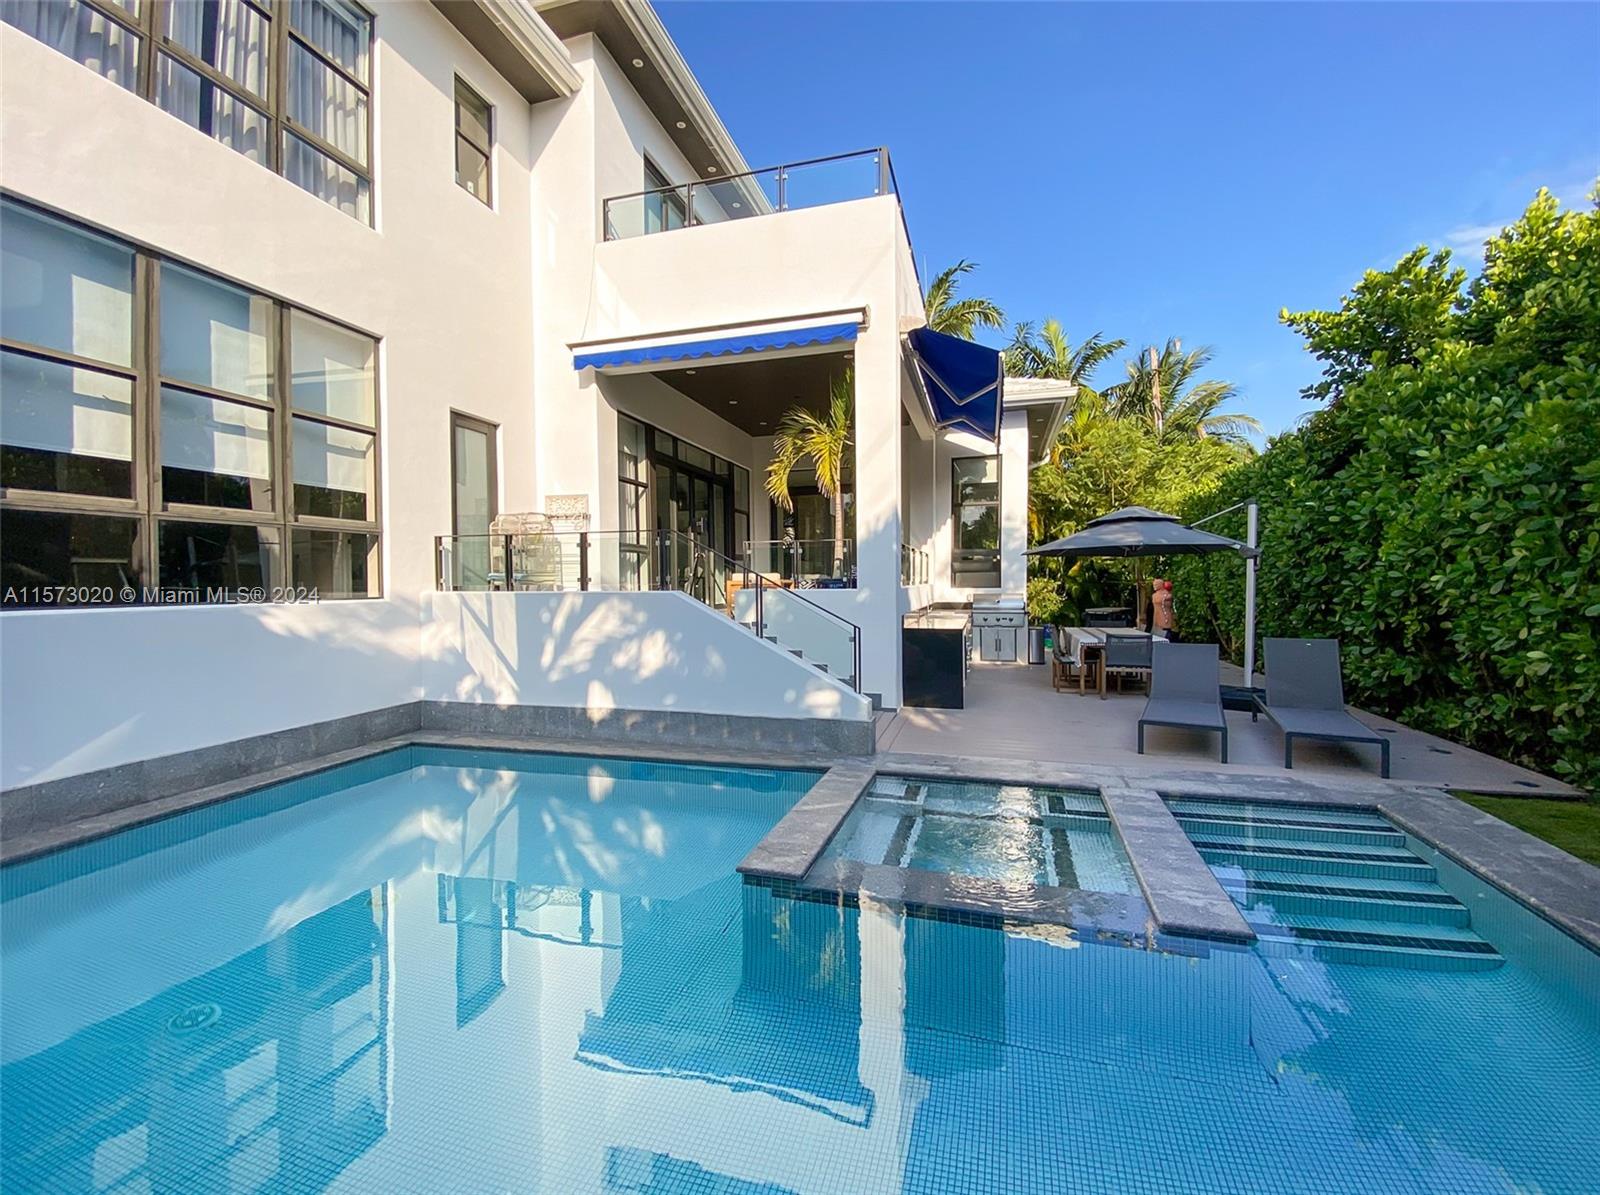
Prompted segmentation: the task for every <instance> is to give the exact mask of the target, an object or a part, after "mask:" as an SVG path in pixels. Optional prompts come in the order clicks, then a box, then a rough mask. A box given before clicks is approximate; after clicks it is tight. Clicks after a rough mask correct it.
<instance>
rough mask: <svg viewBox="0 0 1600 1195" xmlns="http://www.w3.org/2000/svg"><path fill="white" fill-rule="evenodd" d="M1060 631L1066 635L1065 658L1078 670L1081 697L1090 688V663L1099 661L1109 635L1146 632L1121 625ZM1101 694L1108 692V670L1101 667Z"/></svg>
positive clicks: (1063, 629) (1064, 628)
mask: <svg viewBox="0 0 1600 1195" xmlns="http://www.w3.org/2000/svg"><path fill="white" fill-rule="evenodd" d="M1059 629H1060V633H1061V634H1062V635H1064V636H1065V637H1066V641H1067V650H1066V653H1065V658H1066V659H1067V660H1069V661H1071V663H1072V665H1073V667H1075V668H1076V669H1077V670H1078V695H1079V696H1080V697H1081V696H1083V695H1084V694H1086V693H1087V692H1088V691H1089V690H1088V687H1087V684H1086V681H1087V678H1088V667H1087V666H1088V665H1089V664H1090V663H1098V661H1099V659H1100V657H1101V656H1102V655H1103V654H1104V652H1105V647H1106V636H1107V635H1142V634H1144V633H1145V632H1143V631H1138V630H1132V629H1126V628H1119V627H1061V628H1059ZM1098 672H1099V677H1100V682H1099V683H1100V695H1101V696H1102V697H1104V696H1105V693H1106V670H1105V669H1104V668H1099V669H1098Z"/></svg>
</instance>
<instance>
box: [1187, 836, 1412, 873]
mask: <svg viewBox="0 0 1600 1195" xmlns="http://www.w3.org/2000/svg"><path fill="white" fill-rule="evenodd" d="M1190 839H1191V840H1192V841H1193V842H1194V845H1195V849H1196V850H1198V851H1199V852H1200V857H1201V858H1202V859H1204V860H1205V861H1206V863H1207V864H1208V865H1209V866H1211V867H1213V868H1216V867H1225V866H1229V865H1232V866H1234V867H1239V868H1243V869H1244V870H1245V871H1246V872H1252V871H1287V872H1296V873H1301V874H1311V875H1329V876H1366V877H1369V878H1372V879H1382V880H1433V879H1434V878H1435V877H1436V875H1437V873H1436V872H1435V871H1434V869H1433V865H1432V864H1430V863H1424V862H1423V861H1422V860H1421V859H1419V858H1417V857H1416V856H1415V855H1413V854H1412V853H1411V852H1410V851H1408V850H1406V849H1405V848H1404V847H1380V846H1351V847H1344V846H1338V845H1335V844H1333V843H1327V842H1318V843H1308V844H1306V845H1304V846H1296V845H1294V844H1292V843H1287V842H1274V843H1261V842H1239V841H1230V840H1227V839H1217V838H1209V837H1201V836H1199V835H1198V834H1191V835H1190Z"/></svg>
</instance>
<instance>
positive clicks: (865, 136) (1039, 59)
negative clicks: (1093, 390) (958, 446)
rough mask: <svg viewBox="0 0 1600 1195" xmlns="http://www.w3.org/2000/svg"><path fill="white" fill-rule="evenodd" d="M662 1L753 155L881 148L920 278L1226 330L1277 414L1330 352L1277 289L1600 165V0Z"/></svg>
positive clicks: (1252, 398)
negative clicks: (1320, 349)
mask: <svg viewBox="0 0 1600 1195" xmlns="http://www.w3.org/2000/svg"><path fill="white" fill-rule="evenodd" d="M658 9H659V11H660V13H661V17H662V19H663V21H664V22H665V23H666V25H667V28H668V29H669V30H670V31H671V33H672V36H673V38H674V39H675V40H676V41H677V42H678V45H679V47H680V48H681V49H682V51H683V53H684V55H685V57H686V58H687V59H688V60H689V63H690V65H691V67H693V69H694V70H695V72H696V74H697V76H698V77H699V79H700V81H701V84H702V86H703V87H704V88H705V90H706V92H707V94H708V95H709V96H710V97H711V100H712V102H713V103H714V104H715V105H716V106H717V109H718V111H719V112H720V113H721V115H722V118H723V120H724V122H725V123H726V124H727V126H728V128H729V130H730V131H731V132H732V134H733V136H734V138H735V139H736V140H737V141H738V143H739V146H740V148H741V149H742V150H743V151H744V154H745V157H746V159H747V160H748V161H749V162H750V165H751V166H752V167H761V166H770V165H776V164H778V163H780V162H785V161H794V160H797V159H801V158H808V157H814V156H821V155H825V154H831V153H839V152H843V151H846V150H851V149H860V148H865V147H868V146H875V145H888V146H889V148H890V150H891V153H892V155H893V157H894V163H895V172H896V174H897V175H898V177H899V180H900V187H901V192H902V197H903V201H904V203H905V207H906V214H907V219H908V221H909V223H910V227H911V236H912V241H913V244H914V245H915V248H916V251H917V256H918V265H919V267H920V268H921V269H922V271H923V277H924V279H926V278H928V277H929V276H931V274H932V273H933V272H936V271H937V270H938V269H939V268H941V267H942V266H944V265H946V264H948V263H950V262H952V261H954V260H956V259H957V258H961V257H966V258H970V259H972V260H974V261H976V262H978V263H980V269H979V270H978V272H977V273H976V274H974V275H972V276H971V277H972V281H971V283H970V284H969V285H970V286H972V287H973V288H974V289H975V290H981V291H982V292H983V293H986V294H988V295H990V296H991V297H993V298H995V299H996V300H998V301H999V302H1000V303H1001V304H1002V306H1003V307H1004V308H1005V310H1006V315H1007V318H1008V320H1011V319H1015V318H1023V319H1033V320H1040V319H1043V318H1044V317H1046V316H1052V315H1053V316H1056V317H1057V318H1059V319H1060V320H1062V322H1063V323H1064V324H1065V326H1066V329H1067V333H1068V335H1069V336H1070V337H1071V338H1072V339H1074V340H1077V339H1081V338H1082V337H1083V336H1085V335H1087V334H1089V333H1091V332H1094V331H1104V332H1106V333H1107V334H1108V335H1116V336H1123V337H1125V338H1127V339H1128V340H1129V341H1130V342H1131V343H1133V344H1141V343H1155V342H1159V341H1160V340H1162V339H1164V338H1165V337H1167V336H1169V335H1175V336H1179V337H1181V338H1182V339H1183V342H1184V345H1185V347H1190V346H1193V345H1200V344H1209V345H1211V346H1213V347H1214V348H1215V350H1216V360H1215V363H1214V365H1213V369H1212V372H1213V374H1214V375H1215V376H1219V377H1226V378H1228V379H1230V380H1232V381H1234V382H1236V383H1237V384H1238V385H1239V386H1240V388H1241V390H1242V394H1243V397H1242V399H1241V400H1240V402H1239V403H1238V404H1236V405H1237V407H1238V408H1239V409H1242V410H1245V411H1248V412H1249V413H1251V414H1254V415H1255V416H1256V417H1257V418H1259V419H1260V420H1261V421H1262V423H1263V424H1264V425H1265V426H1266V428H1267V429H1268V431H1278V430H1282V429H1283V428H1285V427H1288V426H1290V425H1291V424H1292V423H1293V422H1294V421H1295V420H1296V419H1298V418H1299V417H1300V416H1302V415H1303V414H1304V413H1305V412H1306V410H1307V409H1308V404H1306V403H1305V402H1304V400H1302V399H1301V398H1300V397H1299V395H1298V390H1299V388H1300V387H1301V386H1303V385H1305V384H1306V383H1307V382H1309V381H1311V380H1313V379H1314V377H1315V376H1316V369H1315V363H1314V362H1313V361H1312V360H1311V359H1310V357H1309V356H1307V355H1306V354H1305V352H1304V351H1303V350H1302V349H1301V348H1300V341H1299V340H1298V338H1297V337H1295V336H1294V335H1293V334H1292V333H1290V332H1289V331H1288V330H1287V329H1285V328H1283V327H1281V326H1280V325H1279V323H1278V311H1279V309H1280V308H1281V307H1288V308H1289V309H1290V310H1298V309H1302V308H1307V307H1331V306H1335V305H1336V304H1337V302H1338V299H1339V296H1340V295H1341V294H1343V293H1344V292H1345V290H1346V289H1348V287H1349V286H1350V285H1351V284H1353V283H1354V282H1355V281H1357V280H1358V279H1359V277H1360V275H1361V272H1362V271H1363V270H1365V269H1368V268H1372V267H1382V266H1386V265H1391V264H1393V262H1394V260H1395V259H1396V258H1398V257H1399V256H1400V255H1401V254H1402V253H1404V252H1406V251H1407V250H1408V249H1410V248H1412V247H1413V246H1415V245H1417V244H1419V243H1423V242H1426V243H1428V244H1430V245H1434V246H1444V245H1450V246H1452V247H1455V248H1458V249H1462V248H1464V249H1465V250H1466V252H1468V253H1469V254H1472V255H1474V256H1476V254H1477V252H1478V250H1479V245H1480V243H1481V241H1482V239H1483V237H1484V236H1485V235H1488V233H1489V232H1491V231H1493V230H1494V229H1496V228H1498V227H1499V225H1501V224H1503V223H1504V222H1506V221H1508V220H1511V219H1514V218H1515V217H1516V215H1517V214H1518V213H1519V212H1520V211H1521V210H1522V208H1523V207H1524V206H1526V203H1527V201H1528V199H1530V198H1531V197H1532V195H1533V193H1534V192H1535V190H1536V189H1537V188H1538V187H1539V186H1541V185H1543V186H1548V187H1549V188H1550V189H1551V190H1552V191H1554V192H1556V193H1557V194H1558V195H1559V196H1561V197H1562V199H1563V200H1564V201H1566V202H1579V203H1581V202H1584V198H1583V197H1584V195H1585V193H1586V192H1587V190H1588V188H1589V186H1590V184H1591V183H1592V181H1593V179H1594V178H1595V176H1596V174H1597V173H1600V67H1597V65H1596V64H1597V62H1600V5H1597V4H1594V3H1570V4H1549V5H1546V4H1527V3H1498V4H1495V3H1480V4H1444V3H1426V4H1270V5H1269V4H1175V5H1169V4H1137V3H1123V4H1066V3H1055V4H1052V3H1030V4H1017V3H975V2H968V3H918V4H903V3H867V2H857V3H815V2H813V3H790V2H783V0H765V2H754V0H742V2H720V3H719V2H704V0H660V3H659V4H658ZM986 339H989V340H991V341H993V342H996V343H998V342H999V341H1000V339H1002V338H999V337H997V336H994V335H990V336H987V337H986ZM1120 369H1121V366H1120V363H1119V364H1118V365H1116V366H1114V367H1111V368H1109V369H1108V370H1107V372H1106V374H1104V375H1102V377H1101V380H1102V381H1110V380H1111V377H1112V375H1113V373H1114V372H1120Z"/></svg>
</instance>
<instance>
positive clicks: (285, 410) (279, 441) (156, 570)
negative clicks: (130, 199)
mask: <svg viewBox="0 0 1600 1195" xmlns="http://www.w3.org/2000/svg"><path fill="white" fill-rule="evenodd" d="M146 3H149V0H146ZM0 202H3V203H4V204H5V205H7V206H14V207H17V208H20V209H22V210H24V211H27V212H30V213H32V214H35V215H39V216H43V217H45V218H47V219H50V220H54V221H56V222H58V223H60V224H63V225H65V226H67V227H69V228H71V229H73V230H75V231H77V232H79V233H82V234H84V235H87V236H91V237H97V238H99V239H101V240H107V241H111V242H113V243H115V244H117V245H119V246H122V247H125V248H127V249H128V250H130V251H131V252H132V254H133V266H134V276H133V303H132V311H131V319H132V350H133V351H132V354H131V358H132V359H131V361H130V363H129V364H128V365H127V366H120V365H111V364H108V363H105V362H101V361H97V360H94V359H92V358H87V357H82V356H78V355H75V354H72V353H66V352H63V351H60V350H57V349H51V348H46V347H44V346H41V345H36V344H32V343H29V342H26V341H19V340H14V339H12V338H10V337H7V336H4V335H0V349H4V350H5V351H7V352H12V353H17V354H20V355H23V356H28V357H34V358H38V359H42V360H46V361H54V362H57V363H60V364H65V365H69V366H74V367H79V368H84V369H89V370H94V371H96V372H100V373H107V374H112V375H115V376H118V377H124V378H127V379H129V380H130V382H131V383H132V388H133V389H132V393H133V414H132V418H133V428H132V450H133V462H132V465H133V470H132V472H133V495H132V497H130V498H112V497H105V496H101V495H93V494H74V493H62V492H57V491H50V490H25V489H18V488H15V487H12V488H7V487H5V486H0V509H16V510H32V511H40V512H44V513H53V514H75V515H106V516H113V517H118V516H120V517H123V518H128V517H132V518H133V519H134V521H135V522H136V523H137V538H136V541H135V543H136V553H137V556H138V560H137V566H138V574H139V577H140V581H139V584H140V585H141V586H144V587H146V588H150V589H156V588H160V589H166V588H168V587H167V586H164V585H163V584H162V582H161V577H160V539H161V527H162V526H163V525H164V524H166V523H212V524H217V523H226V524H232V525H244V526H252V527H270V528H275V529H277V531H278V533H279V552H280V555H281V565H280V569H279V572H280V574H281V575H280V576H278V577H276V578H274V579H271V580H268V581H267V582H265V584H266V585H268V586H269V587H270V586H283V587H285V588H287V587H292V586H295V585H298V584H299V582H298V581H297V580H296V579H295V577H294V575H293V560H292V556H293V543H294V540H293V536H294V531H295V529H296V528H303V529H305V530H308V531H343V532H348V533H351V534H365V535H369V536H373V537H375V542H374V544H373V547H372V551H371V554H370V559H369V561H368V572H369V578H370V579H369V582H368V589H369V592H367V593H365V594H355V595H350V596H349V597H347V598H345V597H332V596H330V597H329V598H328V599H326V600H338V601H344V600H351V601H356V600H362V599H381V598H382V597H383V596H384V592H383V551H384V532H383V459H382V453H383V397H382V396H383V375H382V369H383V364H382V362H383V353H382V350H381V345H382V339H381V338H380V337H377V336H374V335H373V334H372V333H370V332H367V331H364V330H362V329H360V328H357V327H354V326H352V325H351V324H349V323H346V322H345V321H343V320H339V319H335V318H333V317H332V316H329V315H325V314H323V313H322V312H319V311H312V310H311V309H309V308H305V307H300V306H298V305H296V304H292V303H290V302H288V301H287V300H285V299H283V298H281V297H279V296H277V295H274V294H271V293H270V292H267V291H264V290H261V289H259V288H257V287H252V286H248V285H246V284H244V283H241V282H239V281H237V280H236V279H233V278H230V277H227V276H225V275H222V274H218V273H216V272H215V271H212V270H206V269H202V268H201V267H199V266H197V265H194V264H192V263H190V262H187V261H183V260H181V259H179V258H175V257H172V256H170V255H167V254H162V253H160V252H159V251H157V250H154V249H152V248H150V247H149V246H147V245H144V244H140V243H138V242H135V241H132V240H129V239H128V238H125V237H119V236H116V235H114V234H112V233H110V232H109V231H107V230H105V229H102V228H98V227H95V226H94V225H91V224H88V223H87V222H85V221H82V220H77V219H74V218H72V217H70V216H67V215H66V214H64V213H61V212H57V211H54V210H52V209H50V208H46V207H43V206H42V205H39V204H36V203H33V202H30V201H28V200H25V199H23V198H21V197H20V196H17V195H14V194H12V193H11V192H9V191H5V190H0ZM163 264H166V265H170V266H174V267H177V268H181V269H183V270H185V271H188V272H190V273H194V274H198V275H200V276H201V277H203V278H205V279H207V280H210V281H212V282H216V283H220V284H223V285H226V286H229V287H233V288H235V289H238V290H242V291H244V292H246V293H247V294H249V295H250V296H252V297H258V298H262V299H265V300H266V301H267V302H268V303H270V304H271V319H270V323H269V327H270V330H271V335H272V337H273V343H272V346H271V348H270V350H269V354H270V360H271V362H272V370H273V375H272V376H273V397H272V398H271V399H266V400H264V399H261V398H258V397H255V396H251V395H243V394H238V393H235V392H233V391H230V390H222V389H219V388H217V387H215V386H210V385H206V384H203V383H198V382H191V381H187V380H183V379H177V378H170V377H167V376H165V375H164V374H163V372H162V369H161V284H160V274H161V268H162V266H163ZM295 311H300V312H303V313H304V314H306V315H308V316H311V317H312V318H314V319H318V320H321V321H322V322H324V323H326V324H330V325H332V326H333V327H335V328H339V329H342V330H344V331H346V332H348V333H350V334H351V335H353V336H358V337H361V338H362V339H365V340H370V341H371V342H372V420H373V421H372V424H371V425H370V426H368V425H366V424H363V423H359V422H354V421H351V420H348V419H344V418H341V417H338V416H333V415H323V414H320V413H318V412H314V411H304V410H300V409H298V408H296V407H295V405H294V385H293V377H294V372H293V365H292V349H293V345H292V343H291V332H290V325H291V324H292V322H293V315H292V313H293V312H295ZM163 389H170V390H176V391H181V392H183V393H187V394H194V395H198V396H200V397H202V398H209V399H216V400H220V401H223V402H228V403H233V404H236V405H239V406H248V407H252V408H255V409H258V410H263V411H265V412H267V414H268V416H269V420H270V422H269V425H268V435H269V436H270V437H271V443H270V445H269V457H268V459H269V463H270V468H271V470H272V472H271V474H270V477H269V480H270V481H271V483H272V505H271V507H270V508H269V509H265V510H253V509H244V508H240V507H226V506H207V505H204V504H198V503H169V502H167V501H166V496H165V493H164V492H163V485H162V476H161V474H162V470H163V468H164V466H163V464H162V458H161V392H162V390H163ZM295 419H304V420H307V421H309V422H313V423H319V424H325V425H328V426H331V427H336V428H341V429H344V430H349V431H354V432H359V433H361V434H363V435H370V436H371V437H372V463H371V479H370V484H371V493H370V498H371V501H370V505H369V510H368V517H367V518H365V519H340V518H333V517H329V516H325V515H310V514H300V513H299V512H298V511H297V510H296V508H295V498H294V480H293V478H294V445H293V438H294V437H293V426H294V424H293V421H294V420H295ZM133 604H139V603H133ZM12 608H19V609H20V608H23V607H6V609H12ZM116 608H120V607H116Z"/></svg>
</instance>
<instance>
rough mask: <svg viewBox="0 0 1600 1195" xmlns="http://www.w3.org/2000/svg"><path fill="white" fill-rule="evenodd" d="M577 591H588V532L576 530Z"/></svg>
mask: <svg viewBox="0 0 1600 1195" xmlns="http://www.w3.org/2000/svg"><path fill="white" fill-rule="evenodd" d="M578 592H579V593H588V592H589V533H588V532H587V531H580V532H578Z"/></svg>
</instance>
